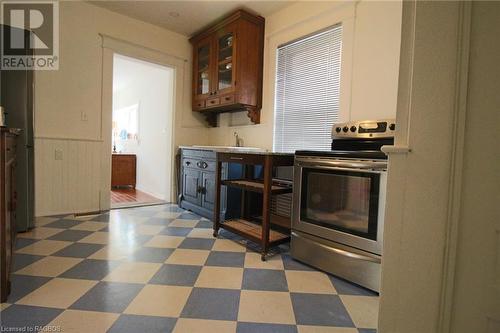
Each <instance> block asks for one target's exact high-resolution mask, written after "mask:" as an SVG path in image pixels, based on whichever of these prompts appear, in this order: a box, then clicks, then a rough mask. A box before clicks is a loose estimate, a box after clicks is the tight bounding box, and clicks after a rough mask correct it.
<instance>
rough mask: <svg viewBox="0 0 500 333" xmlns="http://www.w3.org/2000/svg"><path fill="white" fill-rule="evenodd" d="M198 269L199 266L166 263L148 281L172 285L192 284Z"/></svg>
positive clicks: (199, 268)
mask: <svg viewBox="0 0 500 333" xmlns="http://www.w3.org/2000/svg"><path fill="white" fill-rule="evenodd" d="M200 271H201V266H191V265H172V264H166V265H163V266H162V267H161V268H160V270H159V271H158V272H156V274H155V275H154V276H153V277H152V278H151V280H150V281H149V283H150V284H165V285H172V286H194V283H195V282H196V280H197V279H198V275H199V274H200Z"/></svg>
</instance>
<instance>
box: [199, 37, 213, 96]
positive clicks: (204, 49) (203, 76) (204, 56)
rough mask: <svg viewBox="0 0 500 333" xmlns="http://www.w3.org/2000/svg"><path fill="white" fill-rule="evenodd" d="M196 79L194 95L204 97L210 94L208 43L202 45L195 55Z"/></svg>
mask: <svg viewBox="0 0 500 333" xmlns="http://www.w3.org/2000/svg"><path fill="white" fill-rule="evenodd" d="M196 61H197V73H196V75H197V78H196V94H197V95H205V94H209V93H210V43H205V44H202V45H200V46H199V47H198V50H197V53H196Z"/></svg>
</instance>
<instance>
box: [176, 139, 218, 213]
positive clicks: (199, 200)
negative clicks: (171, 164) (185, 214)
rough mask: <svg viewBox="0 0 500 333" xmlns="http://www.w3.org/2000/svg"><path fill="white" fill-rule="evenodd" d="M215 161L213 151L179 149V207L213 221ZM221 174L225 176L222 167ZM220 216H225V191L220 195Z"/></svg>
mask: <svg viewBox="0 0 500 333" xmlns="http://www.w3.org/2000/svg"><path fill="white" fill-rule="evenodd" d="M215 160H216V155H215V152H213V151H208V150H196V149H188V148H183V149H181V167H180V168H181V175H182V178H181V179H182V184H181V195H180V198H179V206H180V207H182V208H184V209H187V210H190V211H192V212H194V213H196V214H198V215H201V216H203V217H206V218H207V219H210V220H212V219H213V213H214V205H215ZM223 174H225V175H227V168H226V167H224V170H223ZM221 195H222V198H223V202H224V204H223V206H222V209H221V216H222V217H224V216H225V214H226V205H225V202H226V200H225V198H226V190H225V189H224V190H223V191H222V193H221Z"/></svg>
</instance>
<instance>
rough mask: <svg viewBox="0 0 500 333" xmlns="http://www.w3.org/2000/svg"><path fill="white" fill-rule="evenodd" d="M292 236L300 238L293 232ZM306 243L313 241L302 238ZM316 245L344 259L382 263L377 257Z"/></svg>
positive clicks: (315, 243) (317, 243)
mask: <svg viewBox="0 0 500 333" xmlns="http://www.w3.org/2000/svg"><path fill="white" fill-rule="evenodd" d="M292 234H294V235H295V236H298V235H297V234H296V233H295V232H293V231H292ZM301 238H302V239H303V240H304V241H306V242H310V243H312V241H311V240H309V239H307V238H304V237H301ZM314 245H315V246H318V245H319V246H320V247H322V248H324V249H325V250H328V251H332V252H335V253H337V254H340V255H341V256H344V257H349V258H354V259H359V260H363V261H371V262H376V263H379V262H380V259H378V258H375V257H369V256H364V255H361V254H357V253H352V252H349V251H345V250H341V249H337V248H335V247H331V246H328V245H325V244H322V243H320V242H314Z"/></svg>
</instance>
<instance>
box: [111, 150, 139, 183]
mask: <svg viewBox="0 0 500 333" xmlns="http://www.w3.org/2000/svg"><path fill="white" fill-rule="evenodd" d="M136 165H137V157H136V155H133V154H113V155H112V158H111V186H112V187H115V186H133V187H134V188H135V184H136V173H137V171H136Z"/></svg>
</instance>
